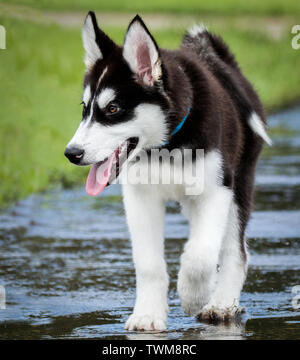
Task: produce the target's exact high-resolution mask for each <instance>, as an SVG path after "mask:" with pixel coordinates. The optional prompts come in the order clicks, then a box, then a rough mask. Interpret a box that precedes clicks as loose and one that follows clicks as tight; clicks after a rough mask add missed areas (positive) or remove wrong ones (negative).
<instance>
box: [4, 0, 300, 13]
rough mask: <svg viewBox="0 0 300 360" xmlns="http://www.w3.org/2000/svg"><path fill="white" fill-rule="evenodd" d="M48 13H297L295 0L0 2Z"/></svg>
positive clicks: (299, 5) (69, 0)
mask: <svg viewBox="0 0 300 360" xmlns="http://www.w3.org/2000/svg"><path fill="white" fill-rule="evenodd" d="M2 2H4V3H5V2H6V3H12V4H25V5H30V6H33V7H36V8H42V9H51V10H90V9H91V10H101V11H133V12H136V11H137V10H138V11H139V12H150V11H151V12H156V11H158V12H181V13H201V14H204V13H206V14H207V13H213V14H230V15H233V14H246V15H249V14H255V15H258V14H264V15H266V14H269V15H278V14H292V15H296V14H299V13H300V2H299V1H297V0H264V1H262V0H249V1H245V0H213V1H207V0H188V1H182V0H151V1H150V0H148V1H137V0H112V1H104V0H2Z"/></svg>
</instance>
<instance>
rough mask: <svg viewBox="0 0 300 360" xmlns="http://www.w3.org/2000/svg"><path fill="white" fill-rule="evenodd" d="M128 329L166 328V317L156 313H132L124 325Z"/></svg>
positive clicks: (153, 329)
mask: <svg viewBox="0 0 300 360" xmlns="http://www.w3.org/2000/svg"><path fill="white" fill-rule="evenodd" d="M125 329H126V330H129V331H134V330H136V331H164V330H166V317H164V316H160V315H156V314H152V315H150V314H139V315H138V314H134V313H133V314H132V315H131V316H130V317H129V318H128V320H127V322H126V325H125Z"/></svg>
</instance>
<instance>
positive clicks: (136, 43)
mask: <svg viewBox="0 0 300 360" xmlns="http://www.w3.org/2000/svg"><path fill="white" fill-rule="evenodd" d="M123 57H124V59H125V60H126V62H127V63H128V65H129V67H130V69H131V70H132V71H133V72H134V73H135V74H136V75H137V77H138V79H139V80H140V81H142V82H143V83H144V84H145V85H149V86H152V85H153V84H154V83H155V82H158V81H159V80H160V78H161V75H162V67H161V59H160V54H159V49H158V46H157V44H156V42H155V40H154V39H153V37H152V35H151V34H150V32H149V30H148V29H147V27H146V25H145V24H144V22H143V20H142V19H141V18H140V17H139V16H138V15H136V17H135V18H134V19H133V20H132V21H131V23H130V24H129V27H128V30H127V33H126V36H125V41H124V46H123Z"/></svg>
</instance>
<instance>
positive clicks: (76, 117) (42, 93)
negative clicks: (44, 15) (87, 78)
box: [0, 16, 300, 206]
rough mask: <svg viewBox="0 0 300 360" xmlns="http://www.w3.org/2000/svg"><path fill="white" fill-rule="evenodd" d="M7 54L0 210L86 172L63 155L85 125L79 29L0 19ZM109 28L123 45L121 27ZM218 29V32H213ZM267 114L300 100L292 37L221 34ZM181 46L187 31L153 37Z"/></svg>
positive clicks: (0, 80)
mask: <svg viewBox="0 0 300 360" xmlns="http://www.w3.org/2000/svg"><path fill="white" fill-rule="evenodd" d="M0 24H2V25H4V26H5V27H6V31H7V50H0V99H1V100H0V101H1V103H0V143H1V147H0V161H1V167H0V179H1V186H0V206H4V205H6V204H8V203H9V202H11V201H14V200H16V199H18V198H21V197H24V196H26V195H28V194H30V193H32V192H35V191H39V190H42V189H45V188H48V187H49V186H52V185H54V184H55V185H57V184H58V183H62V184H63V185H66V186H68V185H72V184H74V183H77V182H78V181H82V179H83V177H84V176H85V174H86V170H84V169H79V168H76V167H74V166H72V165H71V164H69V163H68V162H67V161H66V160H65V158H64V156H63V151H64V147H65V145H66V143H67V142H68V141H69V139H70V137H71V136H72V134H73V132H74V130H75V129H76V127H77V125H78V123H79V121H80V111H81V108H80V106H79V102H80V97H81V86H80V84H81V79H82V74H83V70H84V69H83V64H82V57H83V51H82V47H81V40H80V31H79V30H68V29H62V28H59V27H57V26H54V25H51V26H50V25H38V24H33V23H29V22H24V21H16V20H14V21H12V20H8V19H6V18H3V17H2V18H1V16H0ZM104 30H106V31H107V32H108V33H109V34H110V35H111V36H112V37H113V38H114V39H115V40H116V41H117V42H119V43H121V42H122V39H123V33H124V29H118V28H108V29H104ZM215 30H218V29H215ZM222 34H223V36H224V38H225V40H226V41H227V42H228V43H229V44H230V46H231V48H232V49H233V51H234V52H235V54H236V55H237V58H238V60H239V62H240V64H241V67H242V69H243V70H244V72H245V73H246V75H247V76H248V77H249V79H251V81H252V82H253V84H254V86H255V88H256V89H257V90H258V92H259V94H260V95H261V97H262V100H263V102H264V104H265V105H266V106H267V108H268V109H274V108H275V107H276V108H277V107H279V106H282V105H284V104H286V103H289V102H291V101H293V100H295V99H296V98H299V97H300V73H299V71H298V69H299V65H300V56H299V52H297V51H295V50H292V48H291V45H290V40H291V39H290V34H286V36H284V37H282V38H280V40H274V39H270V38H269V37H267V36H265V35H263V34H262V33H259V32H245V31H242V30H238V29H234V28H226V29H224V28H223V29H222ZM154 35H155V37H156V38H157V40H158V42H159V44H160V45H161V46H163V47H169V48H174V47H176V46H177V45H178V44H179V42H180V38H181V35H182V31H181V30H179V29H176V30H171V29H170V30H163V31H156V32H154Z"/></svg>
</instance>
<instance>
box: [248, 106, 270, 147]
mask: <svg viewBox="0 0 300 360" xmlns="http://www.w3.org/2000/svg"><path fill="white" fill-rule="evenodd" d="M248 125H249V126H250V128H251V129H252V131H253V132H254V133H255V134H257V135H259V136H260V137H261V138H262V139H263V140H264V141H265V142H266V143H267V144H268V145H269V146H272V140H271V139H270V137H269V135H268V134H267V131H266V129H265V124H264V123H263V121H262V119H261V118H260V117H259V116H258V115H257V114H256V112H253V113H252V114H251V115H250V117H249V119H248Z"/></svg>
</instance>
